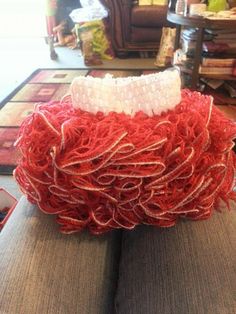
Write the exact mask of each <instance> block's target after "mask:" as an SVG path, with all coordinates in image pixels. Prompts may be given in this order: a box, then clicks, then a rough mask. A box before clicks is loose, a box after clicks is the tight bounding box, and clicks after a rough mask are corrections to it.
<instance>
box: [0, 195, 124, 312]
mask: <svg viewBox="0 0 236 314" xmlns="http://www.w3.org/2000/svg"><path fill="white" fill-rule="evenodd" d="M54 219H55V217H54V216H53V217H52V216H48V215H46V214H43V213H41V212H40V211H39V210H38V209H37V208H35V207H34V206H32V205H31V204H29V203H28V202H27V201H26V200H25V199H24V198H22V199H21V200H20V203H19V204H18V205H17V207H16V209H15V210H14V212H13V213H12V215H11V217H10V219H9V220H8V222H7V224H6V226H5V227H4V228H3V230H2V232H1V234H0V313H4V314H21V313H22V314H35V313H36V314H37V313H39V314H48V313H49V314H57V313H59V314H77V313H78V314H106V313H107V314H111V313H113V300H114V296H113V295H114V292H115V289H116V280H117V278H116V275H117V267H118V262H119V253H120V252H119V244H120V241H119V239H120V233H119V232H111V233H109V234H107V235H105V236H100V237H95V236H91V235H90V234H88V233H87V232H82V233H80V234H75V235H63V234H60V233H59V230H58V229H59V228H58V225H57V224H56V222H55V221H54Z"/></svg>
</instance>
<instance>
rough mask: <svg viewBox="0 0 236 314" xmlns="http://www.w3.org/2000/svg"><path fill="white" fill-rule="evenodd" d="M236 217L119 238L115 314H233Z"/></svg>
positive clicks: (140, 230)
mask: <svg viewBox="0 0 236 314" xmlns="http://www.w3.org/2000/svg"><path fill="white" fill-rule="evenodd" d="M235 248H236V211H235V209H233V210H232V211H230V212H224V213H216V212H215V213H214V214H213V216H212V217H211V218H210V219H208V220H205V221H198V222H192V221H182V222H179V223H178V224H177V225H176V226H175V227H172V228H167V229H160V228H155V227H150V226H141V227H138V228H137V229H135V230H134V231H132V232H130V231H129V232H124V233H123V240H122V254H121V261H120V270H119V282H118V291H117V295H116V300H115V308H116V311H115V312H116V313H119V314H144V313H145V314H158V313H160V314H235V313H236V250H235Z"/></svg>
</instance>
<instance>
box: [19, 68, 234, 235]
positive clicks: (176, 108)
mask: <svg viewBox="0 0 236 314" xmlns="http://www.w3.org/2000/svg"><path fill="white" fill-rule="evenodd" d="M166 73H167V72H165V73H162V74H160V75H159V76H152V75H151V76H146V77H141V78H140V79H138V78H134V79H131V78H129V79H121V80H118V79H114V81H113V80H112V79H111V78H109V79H105V80H102V81H100V80H96V79H91V78H83V79H81V78H78V79H77V80H75V81H74V82H73V84H72V88H71V91H72V96H67V97H65V98H64V99H63V100H62V101H61V102H52V103H46V104H39V105H38V106H37V108H36V110H35V111H34V113H33V114H32V115H31V116H29V117H27V118H26V120H25V121H24V122H23V124H22V126H21V129H20V134H19V139H18V143H17V145H18V146H19V148H20V150H21V152H22V158H21V160H20V162H19V165H18V167H17V168H16V170H15V178H16V180H17V182H18V183H19V185H20V187H21V189H22V191H23V192H24V193H25V194H26V195H27V197H28V199H29V200H30V201H31V202H33V203H36V204H37V205H38V206H39V208H40V209H41V210H42V211H44V212H45V213H49V214H56V215H57V222H58V223H59V224H60V225H61V231H62V232H64V233H72V232H78V231H81V230H83V229H84V228H88V229H89V230H90V232H91V233H93V234H101V233H104V232H107V231H109V230H111V229H114V228H125V229H133V228H135V226H137V225H138V224H150V225H155V226H159V227H170V226H173V225H175V224H176V222H177V221H178V219H179V218H184V219H193V220H197V219H206V218H208V217H210V215H211V213H212V211H213V209H214V208H217V205H218V203H219V201H220V200H223V201H225V202H227V203H228V201H229V200H230V199H235V193H234V192H233V187H234V171H235V156H234V153H233V151H232V147H233V144H234V143H233V139H234V138H235V137H236V125H235V124H234V123H233V122H232V121H230V120H228V119H227V118H225V117H224V116H223V114H222V113H221V112H220V111H219V110H218V109H217V108H216V107H215V106H214V105H213V103H212V98H211V97H209V96H204V95H201V94H200V93H198V92H191V91H189V90H183V91H182V92H181V99H179V90H178V87H177V86H179V85H180V79H179V77H176V72H170V73H169V72H168V74H166ZM164 77H165V78H166V81H161V79H163V80H164ZM174 77H176V79H174ZM157 78H159V80H158V79H157ZM96 84H97V85H96ZM139 84H140V85H139ZM101 85H102V86H101ZM81 86H82V87H81ZM108 86H109V88H108ZM140 86H141V87H140ZM164 86H165V87H164ZM149 87H150V88H149ZM103 88H104V91H103ZM140 89H141V93H140V94H138V92H140ZM105 90H106V93H107V92H108V91H109V90H111V91H112V92H111V93H109V96H107V94H106V93H105ZM129 93H131V95H130V94H129ZM146 93H147V95H146ZM174 95H175V96H176V99H175V98H174ZM90 96H91V98H90ZM126 96H127V98H128V99H129V100H130V99H132V100H134V101H133V102H129V103H125V99H126ZM151 96H153V97H151ZM100 97H101V98H100ZM99 99H102V101H101V102H99V101H98V100H99ZM157 99H158V101H156V100H157ZM72 102H73V104H74V106H73V104H72ZM97 102H98V103H97ZM124 103H125V104H126V106H129V107H126V106H125V105H124ZM103 104H104V107H103ZM109 104H110V108H111V109H112V111H110V110H109ZM96 105H97V107H95V106H96ZM139 105H140V106H139ZM140 109H141V111H138V110H140ZM162 109H163V110H162ZM88 110H89V111H88ZM114 110H117V111H118V112H115V111H114ZM96 111H97V112H96ZM121 111H122V112H121ZM123 111H125V112H123ZM153 113H155V114H153ZM157 113H158V114H157ZM131 114H132V115H131Z"/></svg>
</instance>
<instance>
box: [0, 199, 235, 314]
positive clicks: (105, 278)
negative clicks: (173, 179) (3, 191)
mask: <svg viewBox="0 0 236 314" xmlns="http://www.w3.org/2000/svg"><path fill="white" fill-rule="evenodd" d="M235 230H236V213H235V210H234V209H233V210H232V211H230V212H228V211H227V212H224V213H217V212H215V213H214V215H213V216H212V217H211V218H210V219H209V220H206V221H198V222H190V221H182V222H179V223H178V225H176V226H175V227H172V228H167V229H159V228H153V227H149V226H141V227H138V228H136V229H135V230H133V231H125V232H122V231H120V230H117V231H114V232H110V233H108V234H106V235H104V236H99V237H95V236H91V235H90V234H88V233H87V232H83V233H80V234H74V235H63V234H60V233H59V232H58V225H57V224H56V223H55V221H54V217H52V216H48V215H45V214H43V213H41V212H40V211H39V210H38V209H37V208H36V207H35V206H33V205H31V204H30V203H29V202H28V201H27V200H26V199H25V198H24V197H22V199H21V200H20V201H19V203H18V205H17V207H16V208H15V210H14V212H13V213H12V215H11V217H10V218H9V220H8V222H7V224H6V225H5V226H4V228H3V230H2V232H1V234H0V283H1V284H0V300H1V301H0V313H4V314H21V313H22V314H37V313H40V314H42V313H43V314H47V313H50V314H57V313H60V314H77V313H78V314H112V313H119V314H144V313H145V314H146V313H147V314H157V313H161V314H171V313H175V314H178V313H179V314H185V313H186V314H187V313H189V314H200V313H201V314H203V313H204V314H205V313H207V314H233V313H235V309H236V299H235V291H236V274H235V264H236V251H235V243H236V232H235Z"/></svg>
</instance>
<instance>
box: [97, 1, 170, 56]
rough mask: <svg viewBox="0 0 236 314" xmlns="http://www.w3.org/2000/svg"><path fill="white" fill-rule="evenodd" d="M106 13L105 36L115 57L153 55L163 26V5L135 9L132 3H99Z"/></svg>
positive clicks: (136, 2) (134, 2) (165, 9)
mask: <svg viewBox="0 0 236 314" xmlns="http://www.w3.org/2000/svg"><path fill="white" fill-rule="evenodd" d="M101 2H102V3H103V5H104V6H105V7H106V8H107V10H108V12H109V32H110V36H111V41H112V45H113V49H114V51H115V53H116V55H117V56H118V57H125V56H127V55H128V53H129V52H132V51H136V52H137V51H139V52H140V51H155V52H157V49H158V47H159V44H160V39H161V33H162V27H163V26H167V25H170V24H169V23H168V22H167V18H166V15H167V5H142V6H139V5H138V1H133V0H101Z"/></svg>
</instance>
